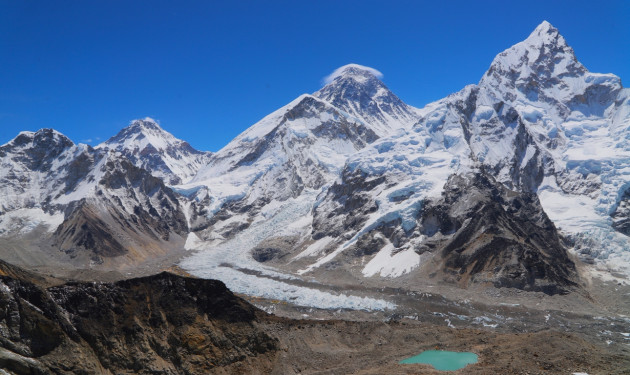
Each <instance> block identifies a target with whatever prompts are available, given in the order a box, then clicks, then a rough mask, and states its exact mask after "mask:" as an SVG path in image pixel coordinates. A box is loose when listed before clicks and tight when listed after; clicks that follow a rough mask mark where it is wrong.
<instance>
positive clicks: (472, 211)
mask: <svg viewBox="0 0 630 375" xmlns="http://www.w3.org/2000/svg"><path fill="white" fill-rule="evenodd" d="M419 221H420V228H419V230H420V231H421V232H422V233H423V234H425V235H426V236H428V237H429V240H428V241H427V244H428V245H429V247H434V248H436V249H439V251H440V254H441V256H442V258H443V260H444V272H445V274H446V275H447V276H446V277H447V279H448V280H451V281H454V282H457V283H460V284H463V285H468V284H469V283H471V282H477V283H480V282H481V283H483V282H490V283H492V284H494V285H495V286H496V287H513V288H518V289H523V290H531V291H542V292H544V293H547V294H557V293H566V292H567V291H568V290H570V289H571V288H572V287H575V286H576V285H577V284H576V282H575V280H577V275H576V269H575V264H574V263H573V262H572V261H571V259H569V257H568V255H567V252H566V250H565V249H564V247H563V246H562V244H561V242H560V238H559V236H558V232H557V230H556V228H555V226H554V225H553V223H552V222H551V220H549V218H548V217H547V215H546V214H545V213H544V211H543V210H542V207H541V206H540V202H539V201H538V198H537V196H536V195H535V194H530V193H517V192H514V191H511V190H508V189H507V188H505V187H504V186H503V185H501V184H499V183H498V182H496V181H495V180H494V178H492V177H491V176H489V175H488V174H486V173H485V172H479V173H476V174H474V175H468V176H457V175H454V176H451V177H450V178H449V180H448V182H447V184H446V186H445V191H444V193H443V194H442V198H441V200H440V201H438V202H436V203H434V204H429V205H428V206H427V207H425V208H424V210H423V211H422V213H421V217H420V220H419Z"/></svg>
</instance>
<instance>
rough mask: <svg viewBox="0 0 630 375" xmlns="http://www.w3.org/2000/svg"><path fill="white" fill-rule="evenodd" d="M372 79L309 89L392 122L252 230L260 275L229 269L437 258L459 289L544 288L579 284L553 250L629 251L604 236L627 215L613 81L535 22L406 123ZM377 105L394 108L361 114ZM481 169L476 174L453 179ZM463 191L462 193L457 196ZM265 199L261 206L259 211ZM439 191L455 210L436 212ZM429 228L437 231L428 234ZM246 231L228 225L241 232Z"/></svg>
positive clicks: (366, 265) (350, 77)
mask: <svg viewBox="0 0 630 375" xmlns="http://www.w3.org/2000/svg"><path fill="white" fill-rule="evenodd" d="M376 81H378V80H377V79H376V78H375V76H374V75H373V73H370V71H369V70H358V69H357V70H355V67H350V68H347V69H345V70H344V69H341V71H339V72H336V74H335V75H334V77H331V83H329V85H328V86H326V87H324V88H323V89H322V90H320V91H318V92H317V93H315V94H314V96H316V97H318V98H319V99H323V100H325V101H327V102H329V103H330V104H331V105H333V106H334V107H335V108H338V109H339V110H340V111H341V112H343V113H345V114H347V115H348V116H349V118H356V119H358V120H359V121H360V122H364V123H370V122H371V124H370V125H371V126H372V129H373V131H374V133H375V134H377V135H382V134H384V133H383V130H384V129H385V128H386V126H387V124H389V123H388V121H389V120H390V119H392V118H396V119H398V120H397V122H396V125H395V126H390V127H389V129H390V131H389V132H387V133H386V136H380V137H379V138H378V139H376V140H374V141H373V142H370V143H369V144H367V145H366V146H365V147H362V148H361V149H360V150H356V151H355V152H352V153H351V154H349V155H347V158H346V160H345V163H344V164H343V166H339V167H338V168H336V171H337V172H336V173H337V177H336V178H335V179H334V180H332V179H331V180H329V183H328V184H325V185H322V186H321V188H320V190H319V191H318V192H317V196H316V198H315V195H313V197H314V198H311V199H312V200H311V202H312V203H311V204H312V206H311V210H310V213H308V214H304V215H303V216H302V217H301V218H300V219H299V222H296V223H295V224H292V225H291V226H290V227H289V228H281V229H282V230H278V231H276V232H271V233H270V234H266V235H264V236H260V234H256V235H255V236H254V234H253V232H252V238H251V239H250V240H248V241H251V242H248V244H247V245H246V246H248V247H250V249H251V251H252V254H253V258H254V259H258V260H260V261H261V262H262V263H264V267H263V266H261V267H263V268H260V267H259V268H257V267H256V266H254V265H252V264H251V263H244V262H243V263H241V265H235V267H245V268H252V269H257V270H259V271H257V272H264V271H260V269H265V267H270V266H273V267H276V268H280V269H284V270H288V271H289V272H291V273H294V274H295V273H297V274H299V275H305V276H310V277H314V278H316V279H319V280H325V281H326V282H333V283H334V279H335V278H338V279H345V280H347V277H350V276H348V275H351V280H355V281H354V282H359V280H360V279H361V278H362V277H381V278H384V279H383V281H382V283H383V284H385V285H387V281H386V278H387V277H400V276H402V275H405V274H412V273H420V274H424V275H425V276H429V275H430V274H435V272H434V271H435V270H433V271H430V270H429V268H430V267H435V266H436V265H437V266H438V267H439V273H440V274H441V275H442V276H441V277H443V278H444V279H445V280H449V281H452V282H456V283H459V284H460V285H464V286H465V285H468V284H469V283H470V282H476V283H482V284H483V283H486V282H491V283H493V284H495V285H496V286H511V287H517V288H522V289H526V290H538V291H544V292H546V293H550V294H553V293H557V292H565V291H567V290H571V289H572V288H574V287H575V286H577V285H578V284H579V278H578V275H577V268H576V266H575V264H574V262H573V260H572V258H571V257H570V256H569V254H568V253H567V249H566V248H565V247H564V246H565V244H573V246H574V248H575V250H578V253H580V252H582V253H586V252H589V253H588V254H589V255H592V256H594V257H600V258H602V259H601V262H602V263H604V262H606V260H605V258H606V257H609V258H608V259H610V260H613V259H615V257H626V258H630V256H628V254H630V252H628V251H627V250H628V246H627V244H628V239H627V237H626V236H625V235H624V234H622V233H620V232H617V231H616V230H615V228H618V229H620V231H621V232H623V230H625V229H624V228H625V226H624V224H623V223H625V222H626V221H627V220H628V219H627V215H628V212H629V211H630V210H628V209H627V207H626V206H627V201H629V199H628V198H627V196H628V194H626V190H627V189H626V187H627V186H629V185H630V183H629V182H630V181H627V176H628V175H627V174H626V172H625V171H626V170H628V169H627V167H626V166H625V165H626V163H627V161H628V160H630V158H628V155H626V153H627V150H628V148H627V141H626V139H627V137H626V135H625V134H627V133H625V132H626V131H627V130H628V124H630V116H629V113H630V110H629V108H628V103H629V102H628V94H627V90H625V89H623V88H622V86H621V82H620V80H619V78H618V77H616V76H614V75H612V74H596V73H591V72H589V71H588V70H587V69H586V68H585V67H584V66H583V65H582V64H580V63H579V61H578V60H577V58H576V57H575V55H574V52H573V50H572V49H571V48H570V47H569V46H568V45H567V43H566V41H565V39H564V38H563V37H562V36H561V35H560V34H559V32H558V30H557V29H555V28H554V27H553V26H551V25H550V24H549V23H547V22H543V23H542V24H541V25H539V26H538V27H537V28H536V29H535V30H534V31H533V32H532V33H531V35H530V36H529V37H528V38H527V39H526V40H525V41H523V42H521V43H518V44H516V45H514V46H513V47H511V48H509V49H508V50H506V51H504V52H502V53H500V54H499V55H497V57H496V58H495V59H494V61H493V62H492V64H491V65H490V68H489V69H488V71H487V72H486V73H485V74H484V75H483V77H482V78H481V80H480V82H479V83H478V84H476V85H470V86H467V87H465V88H464V89H462V90H461V91H460V92H458V93H455V94H453V95H450V96H448V97H446V98H444V99H442V100H440V101H438V102H435V103H431V104H429V105H427V106H426V107H425V108H423V109H421V110H413V111H411V112H412V113H413V114H414V115H415V116H417V117H416V118H415V119H414V120H412V121H409V122H407V121H406V120H405V116H404V115H403V114H404V113H407V112H406V111H404V108H405V106H404V105H399V103H398V102H397V101H396V100H395V99H394V98H395V96H393V94H392V95H388V94H383V95H376V96H375V94H374V93H375V92H379V90H380V87H381V86H380V85H379V84H378V82H376ZM375 87H376V89H374V88H375ZM366 97H367V98H370V97H371V98H373V100H372V101H370V100H364V98H366ZM396 99H397V98H396ZM366 103H367V104H366ZM387 103H389V104H391V106H390V107H388V106H387V105H386V104H387ZM383 108H398V109H399V110H395V111H392V112H391V113H388V115H387V116H382V117H381V116H379V115H378V112H375V113H376V114H374V113H372V112H371V111H372V110H373V111H378V110H382V109H383ZM397 116H398V117H397ZM383 119H386V121H384V120H383ZM391 129H396V130H395V131H391ZM246 137H247V136H245V138H246ZM597 148H598V149H597ZM596 149H597V151H596ZM262 169H264V168H262ZM234 170H236V169H234ZM224 171H225V172H224V173H225V176H226V178H230V177H229V176H231V174H230V172H231V170H230V169H229V168H226V169H224ZM480 174H481V175H483V178H482V180H483V181H486V183H480V182H479V181H481V180H479V178H481V177H472V178H471V177H467V176H480ZM457 181H459V182H457ZM462 184H463V185H464V186H469V187H468V189H469V190H470V191H465V190H461V189H459V190H458V187H457V185H462ZM266 186H271V185H266ZM480 186H485V187H484V188H483V189H481V188H479V187H480ZM478 188H479V189H480V190H478V196H477V197H478V198H475V199H473V198H472V196H471V195H470V194H473V193H474V191H477V190H475V189H478ZM455 191H459V195H457V196H453V194H454V193H453V192H455ZM314 194H315V193H314ZM444 194H446V196H445V195H444ZM210 195H212V194H210ZM473 195H474V194H473ZM484 195H487V196H492V197H495V198H496V200H497V202H494V201H487V200H485V199H484V198H483V197H484ZM448 197H450V198H448ZM506 197H507V198H506ZM270 199H271V200H270V201H269V202H267V201H265V202H264V203H263V204H261V207H263V206H267V207H274V205H276V204H277V203H274V200H273V197H271V198H270ZM445 199H446V200H448V199H450V200H452V201H453V202H451V203H455V202H457V205H456V206H457V207H460V209H458V210H456V211H452V210H450V209H447V206H446V205H445V203H444V200H445ZM468 199H470V201H468ZM286 202H287V203H286V205H288V206H290V205H291V204H292V203H291V201H286ZM440 202H442V203H440ZM472 202H481V203H479V204H480V206H475V205H471V204H472ZM499 202H502V203H499ZM241 207H242V208H243V209H244V211H247V208H244V207H245V206H241ZM296 207H297V206H296ZM440 207H441V208H440ZM260 210H261V212H265V213H266V216H265V219H266V220H269V219H270V218H273V217H274V213H275V211H273V210H267V211H265V210H264V209H262V208H261V209H260ZM296 210H297V208H296ZM436 210H437V211H436ZM431 212H440V214H439V215H437V216H436V215H430V213H431ZM547 214H548V216H547ZM611 215H612V217H611ZM428 217H433V219H430V220H429V222H427V221H426V220H427V218H428ZM231 218H233V216H232V215H231V214H230V213H225V216H223V217H222V219H221V220H230V219H231ZM613 219H614V223H618V224H615V225H614V226H613ZM261 220H262V219H261ZM432 221H433V222H432ZM440 223H450V224H452V227H451V228H450V229H449V230H447V231H446V232H444V233H440V232H439V231H438V232H434V231H432V230H428V229H427V228H428V227H432V226H436V225H438V224H439V225H442V224H440ZM456 223H459V224H457V225H455V224H456ZM248 225H251V223H249V224H247V225H245V226H237V227H234V228H235V230H236V232H237V233H241V232H242V231H243V230H244V228H247V226H248ZM298 227H299V228H300V229H298ZM436 233H437V234H436ZM560 234H562V235H563V236H565V239H567V240H568V242H563V243H561V242H560V240H559V238H560ZM435 236H437V237H435ZM209 237H210V236H209V235H208V234H207V233H206V234H205V238H209ZM215 239H216V237H215ZM220 241H222V240H219V242H220ZM455 244H457V245H455ZM199 248H203V245H200V247H199ZM241 252H245V253H246V252H247V250H241ZM239 254H240V252H239ZM238 257H239V259H242V258H243V256H242V255H239V256H238ZM195 259H196V260H197V261H199V262H202V261H203V259H204V252H203V251H202V252H200V253H198V254H197V255H194V256H193V257H192V258H191V259H190V260H189V261H187V263H186V264H192V263H194V262H195ZM628 260H630V259H628ZM245 264H246V265H245ZM195 269H197V267H195ZM629 271H630V270H629Z"/></svg>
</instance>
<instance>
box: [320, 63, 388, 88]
mask: <svg viewBox="0 0 630 375" xmlns="http://www.w3.org/2000/svg"><path fill="white" fill-rule="evenodd" d="M348 68H357V69H361V70H367V71H368V72H370V73H372V75H374V76H375V77H376V78H378V79H381V78H383V73H381V72H379V71H378V70H376V69H374V68H370V67H369V66H363V65H359V64H348V65H344V66H342V67H340V68H337V69H335V71H334V72H332V73H331V74H330V75H328V76H326V78H324V84H326V85H327V84H329V83H331V82H332V81H333V80H334V79H335V78H337V77H339V76H340V75H341V74H342V73H343V71H344V70H346V69H348Z"/></svg>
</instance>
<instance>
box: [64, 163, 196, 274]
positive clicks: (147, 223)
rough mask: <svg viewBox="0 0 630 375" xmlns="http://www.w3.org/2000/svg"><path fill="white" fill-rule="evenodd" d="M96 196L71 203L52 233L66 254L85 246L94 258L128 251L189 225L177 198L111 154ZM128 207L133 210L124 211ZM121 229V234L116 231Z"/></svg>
mask: <svg viewBox="0 0 630 375" xmlns="http://www.w3.org/2000/svg"><path fill="white" fill-rule="evenodd" d="M104 168H105V174H104V175H103V177H102V179H101V180H100V181H99V184H98V186H97V189H98V190H97V195H96V197H95V198H88V199H82V200H80V201H76V202H72V203H71V204H69V205H68V206H67V207H66V212H65V219H64V221H63V223H62V224H61V225H60V226H59V227H58V228H57V230H56V231H55V233H54V243H55V244H56V245H57V246H58V247H59V249H60V250H61V251H64V252H66V253H68V254H70V255H71V256H76V255H77V252H80V251H88V252H90V257H91V259H92V260H93V261H96V262H97V263H100V262H102V261H103V258H107V257H116V256H120V255H124V254H127V253H128V252H129V249H130V248H132V247H134V246H135V245H134V243H132V242H130V241H126V242H123V241H121V240H120V238H121V237H125V238H140V236H141V237H142V241H138V242H141V243H144V244H148V243H151V242H153V243H161V242H163V241H168V240H169V239H170V236H171V235H172V234H178V235H181V236H184V235H185V234H186V233H187V231H188V225H187V223H186V218H185V216H184V213H183V210H182V207H181V205H180V203H179V200H178V199H177V197H176V196H175V193H173V192H172V191H171V190H170V189H169V188H167V187H166V186H165V185H164V182H163V181H162V180H160V179H159V178H157V177H154V176H152V175H151V174H149V172H147V171H145V170H143V169H140V168H138V167H136V166H135V165H133V164H131V163H130V162H129V161H127V160H126V159H110V160H108V161H107V163H105V166H104ZM129 206H131V207H133V211H132V212H129V211H130V209H129ZM121 234H123V236H121Z"/></svg>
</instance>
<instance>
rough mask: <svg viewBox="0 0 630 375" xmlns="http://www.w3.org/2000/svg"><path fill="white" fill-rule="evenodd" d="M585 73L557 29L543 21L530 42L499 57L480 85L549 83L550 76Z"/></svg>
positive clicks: (519, 45)
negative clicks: (542, 81) (510, 82)
mask: <svg viewBox="0 0 630 375" xmlns="http://www.w3.org/2000/svg"><path fill="white" fill-rule="evenodd" d="M586 72H587V70H586V68H584V66H583V65H582V64H580V62H579V61H578V60H577V58H576V57H575V54H574V52H573V49H572V48H571V47H569V46H568V45H567V43H566V41H565V39H564V37H563V36H562V35H560V33H559V32H558V29H556V28H555V27H553V26H552V25H551V24H550V23H549V22H547V21H543V22H542V23H541V24H540V25H538V27H536V28H535V29H534V31H533V32H532V33H531V34H530V35H529V37H527V39H525V40H524V41H522V42H520V43H517V44H515V45H513V46H512V47H510V48H508V49H506V50H505V51H503V52H501V53H500V54H498V55H497V56H496V57H495V58H494V60H493V61H492V64H491V65H490V69H488V71H487V72H486V74H485V75H484V77H483V78H482V79H481V82H480V84H482V85H484V84H490V85H491V86H495V87H496V86H498V85H500V84H506V82H507V81H512V82H525V83H527V82H533V81H539V80H546V81H548V82H550V79H551V77H564V76H567V75H570V76H576V75H580V74H584V73H586Z"/></svg>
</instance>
